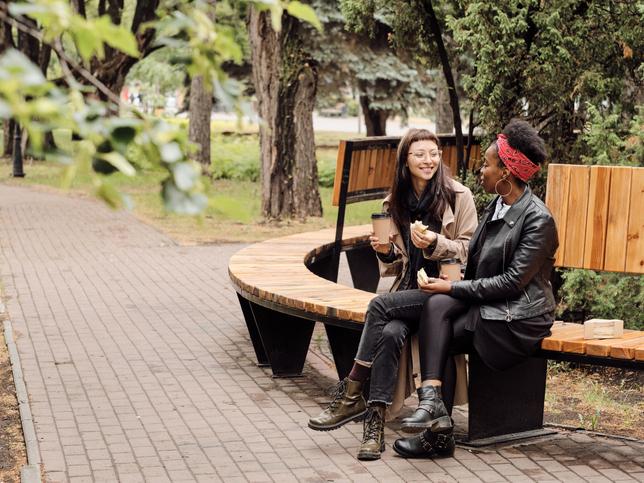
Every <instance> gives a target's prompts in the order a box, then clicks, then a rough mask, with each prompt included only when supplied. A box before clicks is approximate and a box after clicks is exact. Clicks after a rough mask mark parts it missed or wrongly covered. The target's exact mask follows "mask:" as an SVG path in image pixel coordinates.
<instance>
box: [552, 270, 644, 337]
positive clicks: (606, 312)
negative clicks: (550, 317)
mask: <svg viewBox="0 0 644 483" xmlns="http://www.w3.org/2000/svg"><path fill="white" fill-rule="evenodd" d="M561 272H562V275H561V276H562V278H563V281H564V283H563V285H562V286H561V288H560V289H559V295H560V296H561V301H560V303H559V307H558V309H557V312H558V315H560V316H563V317H564V318H565V319H567V320H568V319H571V320H587V319H589V318H593V317H598V318H609V319H623V320H624V326H625V327H627V328H629V329H636V330H642V329H644V277H642V276H640V275H624V274H620V273H609V272H600V273H597V272H594V271H592V270H581V269H569V270H562V271H561Z"/></svg>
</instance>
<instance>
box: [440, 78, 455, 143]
mask: <svg viewBox="0 0 644 483" xmlns="http://www.w3.org/2000/svg"><path fill="white" fill-rule="evenodd" d="M435 108H436V132H437V133H440V134H452V131H454V116H453V115H452V108H451V107H450V105H449V89H448V88H447V85H446V84H445V82H444V81H442V80H441V81H439V85H438V87H437V88H436V105H435Z"/></svg>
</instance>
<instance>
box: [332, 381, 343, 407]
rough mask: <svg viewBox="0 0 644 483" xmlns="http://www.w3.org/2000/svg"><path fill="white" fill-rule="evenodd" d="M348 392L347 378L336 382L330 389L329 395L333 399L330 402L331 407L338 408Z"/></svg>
mask: <svg viewBox="0 0 644 483" xmlns="http://www.w3.org/2000/svg"><path fill="white" fill-rule="evenodd" d="M346 393H347V381H346V379H343V380H341V381H340V382H339V383H338V384H336V385H335V387H333V388H332V389H331V391H330V394H329V395H330V396H331V397H332V398H333V399H332V400H331V402H330V403H329V409H335V408H337V407H338V405H339V404H340V402H341V401H342V398H344V396H345V394H346Z"/></svg>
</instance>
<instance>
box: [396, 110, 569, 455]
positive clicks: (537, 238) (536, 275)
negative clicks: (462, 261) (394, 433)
mask: <svg viewBox="0 0 644 483" xmlns="http://www.w3.org/2000/svg"><path fill="white" fill-rule="evenodd" d="M545 158H546V150H545V143H544V142H543V139H541V138H540V137H539V135H538V134H537V131H536V130H535V129H534V128H533V127H532V126H530V125H529V124H528V123H526V122H525V121H521V120H518V119H514V120H512V121H511V122H510V123H509V124H508V125H507V126H506V127H505V128H504V129H503V132H502V133H501V134H499V135H498V136H497V139H496V141H495V142H493V143H492V144H491V145H490V147H489V148H488V149H487V151H486V152H485V162H484V164H483V167H482V168H481V184H482V185H483V188H484V189H485V191H487V192H488V193H496V194H497V196H496V197H495V199H494V200H492V202H491V203H490V204H489V205H488V206H487V208H486V210H485V212H484V213H483V216H482V218H481V221H480V223H479V226H478V228H477V230H476V231H475V232H474V235H473V236H472V239H471V241H470V245H469V250H468V251H469V255H468V262H467V268H466V270H465V277H464V280H461V281H456V282H450V281H447V280H443V279H439V278H433V279H430V281H429V283H427V284H421V283H419V288H420V289H421V290H423V291H426V292H428V293H431V294H433V295H432V296H431V297H429V298H428V299H427V301H426V302H425V305H424V307H423V312H422V315H421V319H420V326H419V348H420V366H421V377H422V387H423V388H424V389H425V391H424V392H423V393H422V394H423V397H422V398H421V400H420V402H419V406H418V409H416V411H415V412H414V414H413V415H412V416H411V417H409V418H406V419H404V420H403V429H404V430H406V431H409V432H413V431H423V432H422V433H421V434H420V435H418V436H414V437H411V438H403V439H399V440H397V441H396V442H395V443H394V450H395V451H396V452H397V453H398V454H400V455H401V456H404V457H407V458H431V457H437V456H438V457H440V456H451V455H452V454H453V452H454V436H453V422H452V420H451V419H450V417H449V415H448V413H447V411H446V409H445V405H444V403H443V400H442V397H441V385H442V381H441V374H443V369H444V367H445V363H446V361H447V359H448V357H449V356H450V355H451V354H452V353H463V352H472V351H476V352H477V354H478V355H479V356H480V357H481V359H482V360H483V362H484V363H485V364H486V365H488V366H489V367H491V368H492V369H495V370H504V369H507V368H509V367H511V366H513V365H515V364H518V363H519V362H521V361H522V360H523V359H525V358H527V357H529V356H530V355H531V354H533V353H534V352H535V351H536V350H537V349H538V348H539V345H540V343H541V340H542V339H543V338H544V337H547V336H548V335H550V327H551V326H552V322H553V316H554V309H555V299H554V297H553V294H552V287H551V286H550V281H549V280H550V275H551V272H552V266H553V263H554V257H555V251H556V249H557V246H558V241H557V229H556V227H555V222H554V219H553V217H552V214H551V213H550V211H549V210H548V208H547V207H546V206H545V204H544V203H543V202H542V201H541V200H540V199H539V198H538V197H537V196H535V195H534V194H533V193H532V191H531V190H530V187H529V186H528V184H527V182H528V180H529V179H530V178H532V177H533V176H534V175H535V174H536V173H537V172H538V171H539V169H540V164H541V163H543V162H544V160H545ZM419 394H420V392H419Z"/></svg>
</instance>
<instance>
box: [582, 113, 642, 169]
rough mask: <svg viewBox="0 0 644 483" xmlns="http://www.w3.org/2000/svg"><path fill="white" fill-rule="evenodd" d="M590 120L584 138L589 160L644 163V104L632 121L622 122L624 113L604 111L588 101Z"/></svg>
mask: <svg viewBox="0 0 644 483" xmlns="http://www.w3.org/2000/svg"><path fill="white" fill-rule="evenodd" d="M587 109H588V116H589V118H588V121H587V122H586V125H585V126H584V132H583V134H582V136H581V141H582V143H583V144H584V150H583V151H584V152H585V153H587V154H586V155H583V156H582V157H581V159H582V161H583V162H584V163H585V164H599V165H617V166H629V165H630V166H642V165H643V164H644V117H643V116H644V108H640V111H639V113H638V114H637V115H636V116H634V117H633V119H632V121H631V122H630V125H629V126H627V128H626V129H625V128H624V127H623V126H622V117H621V115H620V113H619V112H617V111H616V110H614V111H613V112H611V111H608V112H606V113H602V112H601V111H600V110H599V109H597V108H596V107H595V106H593V105H592V104H588V105H587Z"/></svg>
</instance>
